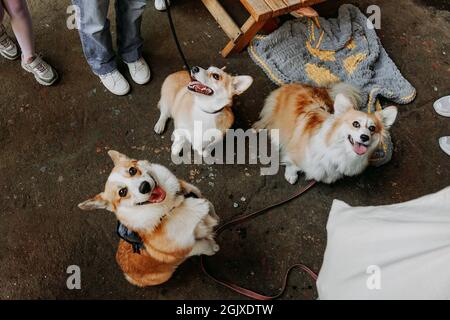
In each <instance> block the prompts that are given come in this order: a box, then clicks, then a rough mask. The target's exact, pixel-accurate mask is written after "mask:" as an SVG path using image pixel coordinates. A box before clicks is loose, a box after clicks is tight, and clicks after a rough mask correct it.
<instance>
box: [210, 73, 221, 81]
mask: <svg viewBox="0 0 450 320" xmlns="http://www.w3.org/2000/svg"><path fill="white" fill-rule="evenodd" d="M212 76H213V78H214V79H216V80H220V75H219V74H217V73H213V74H212Z"/></svg>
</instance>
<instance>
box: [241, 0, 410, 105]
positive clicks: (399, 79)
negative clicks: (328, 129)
mask: <svg viewBox="0 0 450 320" xmlns="http://www.w3.org/2000/svg"><path fill="white" fill-rule="evenodd" d="M248 51H249V53H250V56H251V58H252V59H253V60H254V61H255V63H257V64H258V65H259V66H260V67H261V68H262V69H263V70H264V71H265V73H266V74H267V75H268V76H269V78H270V79H271V80H272V81H273V82H275V83H276V84H278V85H282V84H285V83H291V82H300V83H306V84H310V85H314V86H327V85H329V84H330V83H334V82H337V81H344V82H348V83H350V84H352V85H354V86H356V87H358V88H360V89H361V91H362V94H363V97H364V99H365V101H366V106H367V111H368V112H373V111H374V110H379V109H380V108H381V105H380V103H379V101H378V98H379V97H380V96H383V97H384V98H386V99H388V100H392V101H394V102H395V103H398V104H406V103H409V102H411V101H412V100H414V98H415V96H416V90H415V89H414V87H413V86H412V85H411V84H410V83H409V82H408V81H407V80H406V79H405V78H404V77H403V76H402V74H401V73H400V71H399V70H398V69H397V67H396V66H395V64H394V62H393V61H392V60H391V58H389V56H388V54H387V53H386V51H385V50H384V48H383V46H382V45H381V42H380V40H379V38H378V36H377V34H376V32H375V30H374V28H373V27H372V28H371V23H370V22H369V21H368V19H367V18H366V17H365V16H364V14H363V13H362V12H361V11H360V10H359V9H358V8H357V7H355V6H353V5H350V4H344V5H342V6H341V7H340V8H339V16H338V18H337V19H329V20H327V19H324V18H314V19H311V18H300V19H296V20H291V21H288V22H286V23H285V24H283V25H282V26H281V27H280V28H279V29H278V30H276V31H274V32H273V33H272V34H270V35H268V36H257V37H256V38H255V39H254V40H253V41H252V43H251V44H250V46H249V49H248ZM361 107H362V108H364V106H361Z"/></svg>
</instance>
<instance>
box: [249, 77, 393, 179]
mask: <svg viewBox="0 0 450 320" xmlns="http://www.w3.org/2000/svg"><path fill="white" fill-rule="evenodd" d="M360 100H361V97H360V95H359V92H358V91H357V89H355V88H354V87H351V86H350V85H347V84H344V83H340V84H337V85H334V86H333V87H331V88H314V87H311V86H307V85H301V84H288V85H284V86H282V87H281V88H279V89H277V90H275V91H274V92H272V93H271V94H270V96H269V97H268V98H267V100H266V103H265V106H264V108H263V110H262V112H261V115H260V120H259V121H258V122H257V123H255V124H254V128H255V129H279V141H278V142H279V145H280V148H281V161H282V163H283V164H285V165H286V171H285V178H286V180H287V181H289V183H291V184H294V183H295V182H296V181H297V179H298V175H297V174H298V172H299V171H303V172H304V173H305V175H306V178H307V179H314V180H316V181H321V182H325V183H332V182H335V181H336V180H338V179H340V178H342V177H343V176H354V175H357V174H360V173H361V172H362V171H363V170H364V169H365V168H366V167H367V166H368V164H369V158H370V156H371V155H372V153H373V152H374V151H375V149H376V148H377V146H378V145H379V143H380V142H381V141H382V139H383V138H384V137H386V136H387V135H388V134H389V132H388V130H389V128H390V127H391V126H392V124H393V123H394V122H395V119H396V117H397V108H396V107H393V106H391V107H388V108H385V109H384V110H383V111H378V112H375V113H372V114H367V113H364V112H361V111H358V110H357V106H358V103H359V101H360Z"/></svg>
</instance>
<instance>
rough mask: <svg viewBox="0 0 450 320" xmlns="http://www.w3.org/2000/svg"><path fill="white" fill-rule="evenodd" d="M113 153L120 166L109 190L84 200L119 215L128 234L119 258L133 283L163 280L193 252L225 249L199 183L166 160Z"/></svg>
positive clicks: (85, 207) (121, 233) (122, 234)
mask: <svg viewBox="0 0 450 320" xmlns="http://www.w3.org/2000/svg"><path fill="white" fill-rule="evenodd" d="M108 154H109V156H110V157H111V159H112V160H113V162H114V168H113V169H112V172H111V174H110V175H109V177H108V180H107V182H106V185H105V189H104V191H103V192H101V193H99V194H98V195H96V196H95V197H93V198H92V199H89V200H86V201H85V202H82V203H80V204H79V205H78V206H79V208H81V209H83V210H93V209H106V210H108V211H111V212H113V213H114V214H115V215H116V218H117V220H118V221H119V227H118V234H119V236H120V237H121V238H122V239H121V240H120V241H119V247H118V250H117V253H116V260H117V263H118V264H119V266H120V267H121V269H122V271H123V273H124V275H125V278H126V279H127V280H128V281H129V282H130V283H132V284H134V285H137V286H140V287H145V286H154V285H159V284H161V283H164V282H166V281H168V280H169V279H170V277H171V276H172V274H173V273H174V271H175V269H176V268H177V266H179V265H180V264H181V263H182V262H183V261H184V260H186V259H187V258H188V257H190V256H195V255H202V254H205V255H213V254H215V253H216V252H217V251H218V250H219V246H218V245H217V243H216V242H215V240H214V232H213V229H214V227H215V226H216V225H217V223H218V221H219V218H218V217H217V215H216V214H215V212H214V207H213V206H212V204H211V203H210V202H209V201H208V200H206V199H204V198H203V197H202V195H201V193H200V191H199V190H198V189H197V188H196V187H194V186H193V185H191V184H189V183H187V182H185V181H183V180H179V179H177V178H176V177H175V176H174V175H173V174H172V173H171V172H170V171H169V170H168V169H167V168H165V167H163V166H161V165H158V164H153V163H150V162H148V161H145V160H140V161H138V160H134V159H130V158H128V157H127V156H125V155H123V154H120V153H119V152H117V151H109V152H108Z"/></svg>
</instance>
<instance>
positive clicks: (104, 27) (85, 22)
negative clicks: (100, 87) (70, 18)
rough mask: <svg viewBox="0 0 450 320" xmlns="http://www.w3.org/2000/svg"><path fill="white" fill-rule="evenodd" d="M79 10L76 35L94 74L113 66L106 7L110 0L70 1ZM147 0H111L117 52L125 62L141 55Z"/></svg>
mask: <svg viewBox="0 0 450 320" xmlns="http://www.w3.org/2000/svg"><path fill="white" fill-rule="evenodd" d="M72 2H73V4H74V5H77V6H78V7H79V9H80V38H81V44H82V46H83V51H84V55H85V57H86V60H87V62H88V63H89V65H90V67H91V69H92V71H93V72H94V73H95V74H97V75H104V74H107V73H109V72H111V71H113V70H115V69H117V64H116V54H115V52H114V50H113V44H112V37H111V31H110V22H109V19H108V8H109V2H110V0H72ZM146 4H147V0H115V8H116V24H117V47H118V54H119V55H120V56H121V58H122V59H123V60H124V61H125V62H128V63H130V62H134V61H136V60H138V59H139V58H140V57H141V54H142V44H143V40H142V37H141V22H142V13H143V12H144V9H145V6H146Z"/></svg>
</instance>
